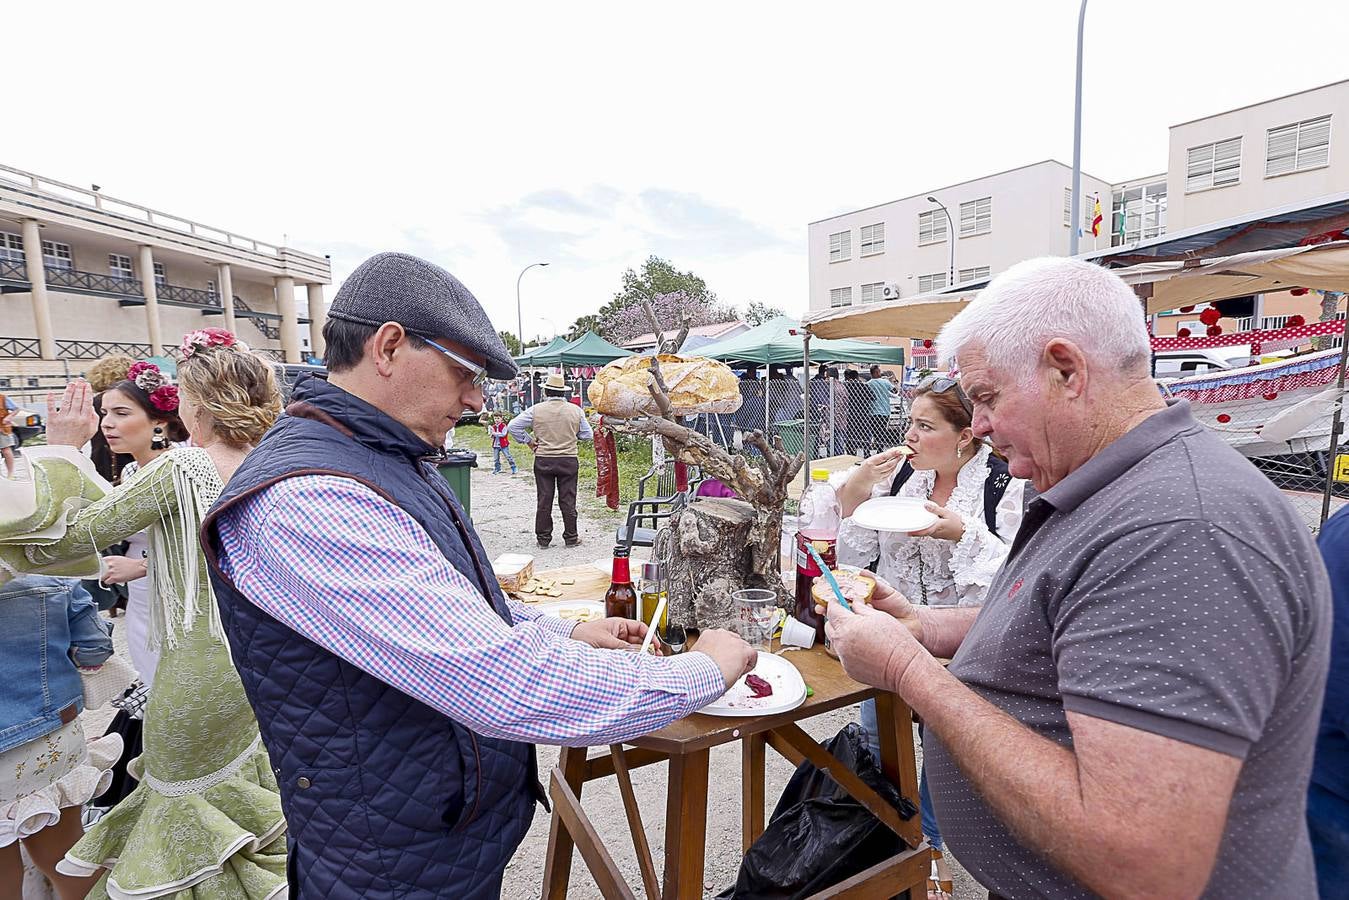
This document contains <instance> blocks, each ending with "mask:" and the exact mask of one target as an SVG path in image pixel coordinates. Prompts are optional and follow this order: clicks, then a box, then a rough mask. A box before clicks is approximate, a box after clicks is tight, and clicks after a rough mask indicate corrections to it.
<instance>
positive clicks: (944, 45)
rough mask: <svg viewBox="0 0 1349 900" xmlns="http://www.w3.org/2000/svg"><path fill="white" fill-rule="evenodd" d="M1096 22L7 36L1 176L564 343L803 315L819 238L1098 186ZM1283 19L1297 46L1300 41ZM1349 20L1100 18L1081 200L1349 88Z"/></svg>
mask: <svg viewBox="0 0 1349 900" xmlns="http://www.w3.org/2000/svg"><path fill="white" fill-rule="evenodd" d="M1077 7H1078V4H1077V2H1075V0H1019V2H1015V3H1008V2H1006V0H967V2H956V0H948V2H945V3H916V2H900V0H893V2H888V3H873V2H844V0H835V2H832V3H819V2H816V3H808V4H807V3H799V4H798V3H783V2H776V3H766V2H765V3H759V2H735V3H731V2H725V0H722V2H717V3H703V2H697V0H686V2H682V3H677V4H676V3H663V4H654V3H634V2H626V3H613V4H607V3H588V2H582V0H573V2H570V3H557V2H552V3H533V2H512V3H486V4H472V5H470V4H467V3H438V4H430V3H425V4H413V3H399V2H385V3H379V4H372V3H360V4H355V3H343V2H329V3H323V4H317V3H313V4H310V3H291V2H286V3H282V2H275V0H273V2H270V3H254V2H251V0H233V2H231V3H228V4H214V5H210V4H208V5H201V4H192V3H181V2H174V3H153V2H147V3H137V4H109V3H105V2H98V3H87V4H86V3H69V4H59V5H54V4H42V3H25V4H17V3H16V4H10V5H9V8H7V9H6V11H5V14H4V16H3V26H2V27H3V30H4V31H5V32H6V33H8V34H9V35H10V36H11V38H13V37H17V36H23V39H21V40H6V41H5V54H4V55H5V61H6V63H7V66H6V69H7V73H8V77H7V79H6V83H7V85H8V87H9V90H8V91H7V92H6V97H7V99H8V101H9V103H8V105H7V107H6V110H7V112H6V114H5V117H4V125H3V126H0V162H4V163H7V164H9V165H13V166H18V167H20V168H25V169H29V170H33V171H36V172H39V173H41V174H43V175H47V176H50V177H53V178H58V179H62V180H66V181H69V182H72V183H75V184H89V183H92V182H96V183H98V184H100V185H102V187H103V190H104V192H105V193H106V194H108V195H111V196H115V197H118V198H121V199H126V200H131V201H135V202H140V203H144V204H146V205H149V206H154V207H156V208H160V209H163V210H165V211H167V212H170V213H175V214H179V215H183V216H187V217H190V218H193V219H196V220H198V221H202V222H205V223H208V224H212V225H216V226H219V227H224V228H229V229H232V230H234V231H237V232H241V233H244V234H248V235H252V236H256V237H258V238H262V239H266V240H272V241H280V240H281V239H282V237H283V235H284V236H285V239H286V240H287V241H288V242H289V243H290V244H291V245H292V246H295V247H297V248H300V249H303V250H309V251H314V252H320V253H330V254H332V257H333V263H334V274H335V277H336V279H337V280H338V281H339V282H340V280H341V278H342V277H344V276H345V275H346V273H347V272H349V271H350V269H351V268H352V267H353V266H355V265H356V264H357V263H358V262H359V261H360V260H361V259H362V258H364V257H365V256H367V255H369V254H371V253H374V252H376V251H379V250H389V249H399V250H406V251H410V252H413V253H417V254H419V255H422V256H426V257H428V258H430V259H433V260H435V261H436V262H438V263H440V264H442V265H444V266H445V267H447V268H449V269H450V270H451V271H453V272H454V273H456V274H457V275H458V276H459V277H460V278H461V279H462V280H463V281H464V282H465V283H466V284H468V286H469V287H470V288H471V289H472V290H473V291H474V292H475V293H476V294H477V295H478V297H479V298H480V299H481V300H482V301H483V302H484V304H485V305H486V306H487V308H488V311H489V312H490V313H491V315H492V317H493V319H494V320H495V321H496V323H497V324H498V325H499V326H500V327H502V328H508V329H510V330H514V328H515V281H516V275H517V274H518V273H519V271H520V269H521V268H522V267H523V266H525V265H527V264H528V263H531V262H535V261H541V260H542V261H548V262H550V263H552V265H551V266H550V267H549V268H547V269H542V270H539V269H535V270H533V271H531V272H530V273H529V274H528V275H527V276H526V277H525V280H524V285H523V289H522V293H523V297H524V303H523V305H524V318H525V323H524V326H525V331H526V334H542V335H543V336H545V337H547V336H549V335H551V333H552V332H553V330H554V329H558V330H562V329H565V328H566V327H567V325H568V324H569V323H570V322H571V321H572V319H574V318H575V317H576V316H578V315H581V314H584V313H587V312H592V311H594V310H595V309H596V308H597V307H598V306H600V305H601V304H602V303H604V302H605V301H607V300H608V299H609V297H610V296H611V295H612V294H613V292H614V291H615V290H616V289H617V287H618V283H619V275H620V273H621V272H622V270H623V269H624V268H625V267H628V266H639V265H640V264H641V262H642V260H643V259H645V257H646V256H647V255H648V254H652V253H655V254H659V255H661V256H664V257H667V258H669V259H671V260H672V261H673V262H674V263H675V264H676V265H678V266H679V267H680V268H684V269H693V270H694V271H696V272H698V273H699V274H700V275H702V276H704V277H705V278H706V279H707V281H708V284H709V285H710V286H711V287H712V289H713V290H715V291H716V292H717V293H718V295H719V296H720V297H721V298H722V299H723V300H726V301H729V302H732V303H735V304H738V305H741V306H743V305H744V304H746V303H748V302H749V301H750V300H763V301H766V302H769V303H772V304H775V305H778V306H781V307H783V308H785V309H787V310H789V311H791V312H799V311H802V310H804V308H805V306H806V290H807V283H806V253H805V240H806V224H807V223H808V222H810V221H812V220H815V219H820V218H824V217H827V216H829V215H832V214H835V213H838V212H843V211H846V210H849V209H854V208H858V207H861V206H868V205H872V204H875V203H880V202H884V201H886V200H891V199H894V198H897V197H902V196H906V195H909V194H913V193H917V192H919V191H922V190H927V189H930V188H933V187H938V186H941V185H945V184H948V183H952V182H957V181H962V180H965V179H968V178H973V177H977V176H979V175H983V174H987V173H991V172H995V171H1000V170H1002V169H1007V168H1012V167H1014V166H1019V165H1023V164H1026V163H1029V162H1034V161H1038V160H1041V159H1046V158H1050V157H1054V158H1058V159H1061V160H1063V161H1065V162H1070V161H1071V154H1072V101H1073V97H1072V78H1073V52H1074V43H1073V42H1074V38H1075V30H1076V24H1077V22H1076V20H1077ZM1277 10H1283V11H1284V12H1286V14H1278V13H1277V12H1272V11H1277ZM1347 37H1349V4H1345V3H1343V2H1342V0H1341V2H1322V0H1303V2H1301V3H1298V4H1283V5H1271V4H1270V3H1268V2H1267V0H1262V2H1252V0H1181V2H1177V0H1128V2H1125V0H1093V2H1092V4H1091V8H1090V9H1089V10H1088V19H1087V56H1086V77H1085V94H1086V101H1085V115H1084V140H1083V148H1084V149H1083V168H1084V169H1085V170H1086V171H1088V172H1090V173H1092V174H1094V175H1097V176H1099V177H1102V178H1105V179H1109V180H1124V179H1126V178H1132V177H1137V176H1140V175H1145V174H1152V173H1154V172H1158V171H1161V170H1163V169H1164V168H1165V151H1166V139H1167V132H1166V129H1167V126H1168V125H1171V124H1175V123H1177V122H1182V121H1185V120H1187V119H1191V118H1195V117H1198V116H1201V115H1206V114H1209V113H1212V112H1217V111H1220V110H1223V109H1227V108H1230V107H1234V106H1239V105H1243V104H1246V103H1250V102H1254V101H1258V100H1262V99H1268V98H1271V97H1275V96H1278V95H1281V94H1285V93H1290V92H1293V91H1297V90H1301V89H1304V88H1307V87H1312V86H1315V85H1319V84H1323V83H1326V82H1330V81H1335V80H1339V79H1342V78H1345V77H1349V64H1346V63H1345V62H1344V54H1343V47H1344V46H1345V44H1346V38H1347Z"/></svg>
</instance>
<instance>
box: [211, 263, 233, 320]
mask: <svg viewBox="0 0 1349 900" xmlns="http://www.w3.org/2000/svg"><path fill="white" fill-rule="evenodd" d="M215 271H216V286H217V288H218V289H219V291H220V308H221V309H222V310H224V311H225V330H227V331H229V332H231V333H233V334H236V335H237V334H238V333H239V326H238V324H237V323H236V322H235V321H234V281H233V279H232V278H231V276H230V264H229V263H217V264H216V267H215Z"/></svg>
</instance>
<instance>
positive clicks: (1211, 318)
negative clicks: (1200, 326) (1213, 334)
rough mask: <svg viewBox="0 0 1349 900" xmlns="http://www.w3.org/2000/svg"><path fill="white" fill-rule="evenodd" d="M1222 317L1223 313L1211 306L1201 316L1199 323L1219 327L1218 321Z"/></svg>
mask: <svg viewBox="0 0 1349 900" xmlns="http://www.w3.org/2000/svg"><path fill="white" fill-rule="evenodd" d="M1222 317H1223V314H1222V313H1220V312H1218V310H1216V309H1214V308H1213V307H1212V306H1210V307H1209V308H1208V309H1206V310H1204V311H1203V312H1201V313H1200V314H1199V321H1201V322H1203V323H1204V324H1205V325H1217V324H1218V320H1219V319H1221V318H1222Z"/></svg>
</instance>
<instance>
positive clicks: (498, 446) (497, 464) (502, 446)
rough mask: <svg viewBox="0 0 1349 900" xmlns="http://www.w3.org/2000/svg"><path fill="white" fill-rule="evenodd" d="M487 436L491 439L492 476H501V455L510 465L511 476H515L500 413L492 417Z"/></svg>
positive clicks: (509, 446) (503, 421) (512, 457)
mask: <svg viewBox="0 0 1349 900" xmlns="http://www.w3.org/2000/svg"><path fill="white" fill-rule="evenodd" d="M487 435H488V437H490V438H491V439H492V474H493V475H500V474H501V456H502V454H505V456H506V459H507V461H509V462H510V464H511V474H512V475H514V474H516V468H515V457H514V456H512V455H511V438H510V435H508V434H507V433H506V420H505V419H504V418H503V417H502V415H501V413H497V414H496V415H494V416H492V424H491V426H490V427H489V428H488V429H487Z"/></svg>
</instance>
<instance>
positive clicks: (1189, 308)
mask: <svg viewBox="0 0 1349 900" xmlns="http://www.w3.org/2000/svg"><path fill="white" fill-rule="evenodd" d="M1180 311H1181V312H1183V313H1191V312H1194V304H1193V303H1191V304H1190V305H1189V306H1182V307H1181V308H1180Z"/></svg>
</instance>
